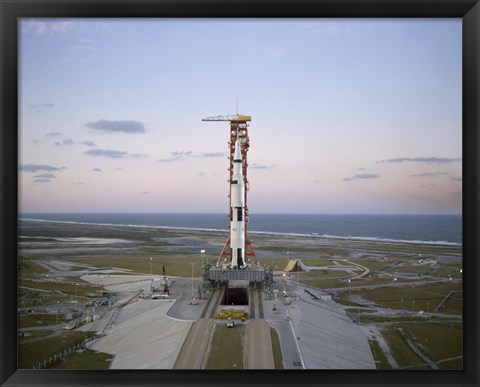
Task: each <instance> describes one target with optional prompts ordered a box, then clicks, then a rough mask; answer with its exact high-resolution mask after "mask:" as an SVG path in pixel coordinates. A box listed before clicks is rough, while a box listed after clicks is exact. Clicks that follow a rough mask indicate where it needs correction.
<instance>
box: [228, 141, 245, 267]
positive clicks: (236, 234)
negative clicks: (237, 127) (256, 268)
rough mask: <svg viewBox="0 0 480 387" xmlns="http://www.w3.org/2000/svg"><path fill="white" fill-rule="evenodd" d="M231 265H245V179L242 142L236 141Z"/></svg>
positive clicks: (231, 226)
mask: <svg viewBox="0 0 480 387" xmlns="http://www.w3.org/2000/svg"><path fill="white" fill-rule="evenodd" d="M230 254H231V255H230V256H231V257H232V260H231V263H230V267H231V268H232V269H240V268H244V267H245V256H244V255H245V181H244V180H243V168H242V152H241V142H240V139H239V138H238V137H237V140H236V141H235V154H234V159H233V173H232V180H231V181H230Z"/></svg>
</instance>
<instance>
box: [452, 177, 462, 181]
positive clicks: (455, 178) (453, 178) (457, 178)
mask: <svg viewBox="0 0 480 387" xmlns="http://www.w3.org/2000/svg"><path fill="white" fill-rule="evenodd" d="M462 180H463V179H462V178H461V177H452V181H462Z"/></svg>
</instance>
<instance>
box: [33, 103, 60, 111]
mask: <svg viewBox="0 0 480 387" xmlns="http://www.w3.org/2000/svg"><path fill="white" fill-rule="evenodd" d="M53 106H54V105H53V103H51V102H46V103H37V104H33V105H30V109H32V110H33V111H35V112H37V113H41V112H44V111H45V110H50V109H52V108H53Z"/></svg>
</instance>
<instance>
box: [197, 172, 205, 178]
mask: <svg viewBox="0 0 480 387" xmlns="http://www.w3.org/2000/svg"><path fill="white" fill-rule="evenodd" d="M198 176H200V177H205V176H207V174H206V173H205V172H198Z"/></svg>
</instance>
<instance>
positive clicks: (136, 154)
mask: <svg viewBox="0 0 480 387" xmlns="http://www.w3.org/2000/svg"><path fill="white" fill-rule="evenodd" d="M130 157H133V158H134V159H146V158H147V157H148V156H147V155H144V154H142V153H132V154H131V155H130Z"/></svg>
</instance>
